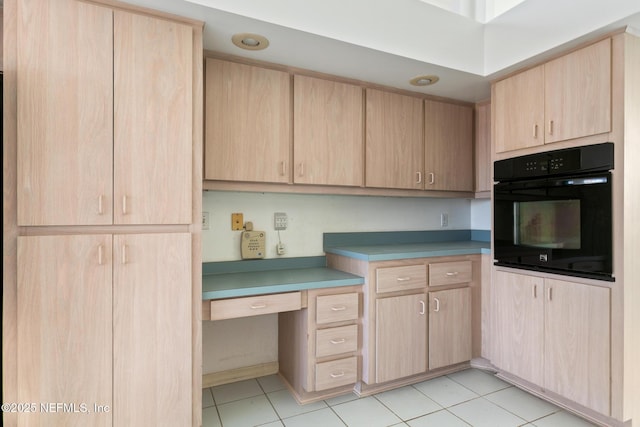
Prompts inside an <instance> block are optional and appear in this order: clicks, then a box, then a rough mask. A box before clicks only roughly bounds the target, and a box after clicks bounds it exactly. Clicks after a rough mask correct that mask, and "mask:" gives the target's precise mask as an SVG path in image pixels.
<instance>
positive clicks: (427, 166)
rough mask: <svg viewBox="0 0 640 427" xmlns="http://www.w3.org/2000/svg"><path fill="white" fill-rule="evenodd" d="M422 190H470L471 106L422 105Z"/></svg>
mask: <svg viewBox="0 0 640 427" xmlns="http://www.w3.org/2000/svg"><path fill="white" fill-rule="evenodd" d="M424 120H425V121H424V129H425V136H424V154H425V157H424V170H425V177H424V181H425V190H448V191H473V109H472V108H471V107H468V106H463V105H455V104H448V103H444V102H436V101H430V100H427V101H425V104H424Z"/></svg>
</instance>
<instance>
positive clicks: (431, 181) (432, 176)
mask: <svg viewBox="0 0 640 427" xmlns="http://www.w3.org/2000/svg"><path fill="white" fill-rule="evenodd" d="M435 183H436V174H435V173H433V172H429V184H432V185H433V184H435Z"/></svg>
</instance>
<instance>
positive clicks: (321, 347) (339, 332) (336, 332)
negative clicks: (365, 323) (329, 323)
mask: <svg viewBox="0 0 640 427" xmlns="http://www.w3.org/2000/svg"><path fill="white" fill-rule="evenodd" d="M356 350H358V325H349V326H340V327H338V328H329V329H321V330H319V331H316V357H325V356H333V355H336V354H342V353H349V352H353V351H356Z"/></svg>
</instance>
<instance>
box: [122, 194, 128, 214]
mask: <svg viewBox="0 0 640 427" xmlns="http://www.w3.org/2000/svg"><path fill="white" fill-rule="evenodd" d="M126 214H127V196H122V215H126Z"/></svg>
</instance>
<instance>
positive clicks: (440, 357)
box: [429, 288, 471, 369]
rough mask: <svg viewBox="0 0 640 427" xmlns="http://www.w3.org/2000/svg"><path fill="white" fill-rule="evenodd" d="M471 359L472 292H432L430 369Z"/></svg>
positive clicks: (460, 290)
mask: <svg viewBox="0 0 640 427" xmlns="http://www.w3.org/2000/svg"><path fill="white" fill-rule="evenodd" d="M467 360H471V289H470V288H460V289H451V290H447V291H438V292H429V369H437V368H441V367H443V366H448V365H453V364H456V363H461V362H465V361H467Z"/></svg>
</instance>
